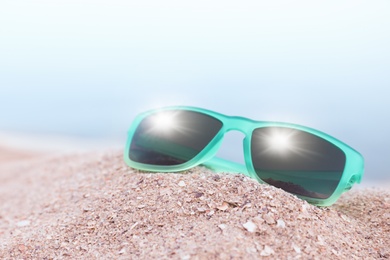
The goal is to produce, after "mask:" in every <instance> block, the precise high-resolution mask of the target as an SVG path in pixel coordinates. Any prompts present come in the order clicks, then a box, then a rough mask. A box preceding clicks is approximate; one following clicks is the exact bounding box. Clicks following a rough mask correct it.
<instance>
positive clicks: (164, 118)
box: [124, 107, 364, 206]
mask: <svg viewBox="0 0 390 260" xmlns="http://www.w3.org/2000/svg"><path fill="white" fill-rule="evenodd" d="M232 130H236V131H240V132H242V133H244V134H245V138H244V141H243V148H244V155H245V165H242V164H239V163H235V162H231V161H227V160H224V159H221V158H218V157H215V154H216V152H217V150H218V148H219V147H220V145H221V143H222V140H223V136H224V134H225V133H226V132H228V131H232ZM124 159H125V162H126V163H127V165H129V166H130V167H133V168H136V169H140V170H146V171H155V172H156V171H158V172H176V171H183V170H187V169H189V168H192V167H195V166H197V165H200V164H202V165H204V166H206V167H208V168H210V169H212V170H214V171H217V172H236V173H243V174H245V175H247V176H249V177H251V178H254V179H256V180H257V181H259V182H261V183H268V184H270V185H273V186H275V187H278V188H281V189H283V190H285V191H287V192H289V193H292V194H295V195H296V196H298V197H300V198H302V199H304V200H306V201H308V202H309V203H311V204H314V205H317V206H329V205H331V204H333V203H334V202H335V201H336V200H337V199H338V198H339V197H340V196H341V194H342V193H343V192H345V191H347V190H349V189H350V188H351V187H352V185H353V184H354V183H355V182H357V183H360V180H361V177H362V175H363V168H364V161H363V157H362V156H361V155H360V154H359V153H358V152H357V151H355V150H354V149H353V148H351V147H349V146H348V145H346V144H344V143H343V142H341V141H339V140H337V139H335V138H333V137H331V136H329V135H327V134H325V133H322V132H320V131H317V130H314V129H312V128H308V127H304V126H300V125H295V124H289V123H278V122H264V121H254V120H251V119H247V118H244V117H236V116H226V115H223V114H220V113H216V112H213V111H209V110H205V109H201V108H195V107H167V108H161V109H157V110H152V111H148V112H145V113H142V114H140V115H138V116H137V117H136V118H135V119H134V121H133V123H132V125H131V127H130V130H129V132H128V140H127V144H126V148H125V153H124Z"/></svg>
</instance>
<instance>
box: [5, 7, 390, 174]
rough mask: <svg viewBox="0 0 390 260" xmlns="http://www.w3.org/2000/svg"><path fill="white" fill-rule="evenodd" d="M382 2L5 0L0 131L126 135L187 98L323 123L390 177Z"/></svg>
mask: <svg viewBox="0 0 390 260" xmlns="http://www.w3.org/2000/svg"><path fill="white" fill-rule="evenodd" d="M389 13H390V2H389V1H388V0H378V1H368V0H367V1H360V0H356V1H355V0H354V1H352V0H350V1H336V0H331V1H321V2H320V1H245V0H244V1H229V0H227V1H226V0H225V1H222V0H218V1H212V0H208V1H205V0H200V1H179V0H177V1H174V0H167V1H158V0H153V1H148V0H146V1H119V0H112V1H99V0H97V1H92V0H91V1H87V0H77V1H76V0H67V1H65V0H57V1H49V0H39V1H29V0H18V1H13V0H2V1H1V2H0V131H17V132H28V133H50V134H65V135H78V136H83V137H90V138H113V139H119V140H123V139H124V138H125V134H126V131H127V128H128V126H129V125H130V123H131V120H132V119H133V117H134V116H135V115H136V114H137V113H139V112H142V111H143V110H146V109H151V108H156V107H159V106H164V105H193V106H200V107H204V108H208V109H212V110H216V111H219V112H221V113H225V114H231V115H241V116H246V117H250V118H253V119H257V120H271V121H286V122H291V123H297V124H303V125H306V126H310V127H313V128H316V129H318V130H322V131H324V132H326V133H329V134H331V135H333V136H335V137H336V138H338V139H340V140H342V141H344V142H346V143H348V144H349V145H351V146H352V147H354V148H355V149H357V150H358V151H360V152H361V153H362V154H363V155H364V157H365V158H366V173H365V178H367V179H379V178H380V179H387V180H389V179H390V171H389V169H387V162H388V161H389V159H390V149H389V148H388V147H389V146H390V138H389V129H390V116H389V111H390V102H389V101H390V94H389V89H390V47H389V46H390V33H389V28H390V15H389ZM225 149H227V150H229V151H227V152H226V153H230V154H234V155H227V156H233V157H234V156H238V155H237V154H240V153H241V147H237V148H235V147H230V148H229V146H226V148H225Z"/></svg>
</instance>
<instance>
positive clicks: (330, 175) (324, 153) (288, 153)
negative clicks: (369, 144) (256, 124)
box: [251, 127, 346, 199]
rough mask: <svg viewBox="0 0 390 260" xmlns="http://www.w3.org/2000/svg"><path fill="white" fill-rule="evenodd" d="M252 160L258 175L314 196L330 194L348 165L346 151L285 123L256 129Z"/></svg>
mask: <svg viewBox="0 0 390 260" xmlns="http://www.w3.org/2000/svg"><path fill="white" fill-rule="evenodd" d="M251 147H252V148H251V153H252V161H253V164H254V167H255V170H256V173H257V175H258V176H259V177H260V178H261V179H262V180H263V181H265V182H267V183H269V184H271V185H273V186H276V187H279V188H281V189H284V190H285V191H288V192H291V193H294V194H297V195H303V196H306V197H311V198H321V199H325V198H328V197H329V196H330V195H332V193H333V192H334V190H335V189H336V187H337V185H338V183H339V181H340V178H341V175H342V173H343V171H344V166H345V160H346V157H345V154H344V152H343V151H342V150H340V149H339V148H338V147H336V146H335V145H333V144H332V143H330V142H328V141H326V140H324V139H322V138H320V137H317V136H315V135H313V134H310V133H307V132H304V131H300V130H295V129H291V128H284V127H264V128H258V129H255V130H254V131H253V136H252V143H251Z"/></svg>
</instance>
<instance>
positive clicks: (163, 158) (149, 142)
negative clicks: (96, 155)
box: [129, 110, 222, 165]
mask: <svg viewBox="0 0 390 260" xmlns="http://www.w3.org/2000/svg"><path fill="white" fill-rule="evenodd" d="M221 128H222V122H221V121H219V120H218V119H216V118H213V117H211V116H208V115H204V114H202V113H198V112H194V111H183V110H168V111H162V112H159V113H155V114H152V115H150V116H148V117H146V118H144V119H143V120H142V121H141V123H140V124H139V126H138V128H137V129H136V131H135V133H134V136H133V139H132V142H131V145H130V152H129V155H130V159H131V160H133V161H135V162H139V163H145V164H153V165H178V164H182V163H185V162H187V161H189V160H191V159H192V158H194V157H195V156H196V155H197V154H199V152H201V151H202V150H203V149H204V148H205V147H206V146H207V144H209V143H210V141H211V140H212V139H213V138H214V137H215V136H216V135H217V133H218V132H219V130H220V129H221Z"/></svg>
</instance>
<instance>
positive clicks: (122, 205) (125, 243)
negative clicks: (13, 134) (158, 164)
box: [0, 150, 390, 259]
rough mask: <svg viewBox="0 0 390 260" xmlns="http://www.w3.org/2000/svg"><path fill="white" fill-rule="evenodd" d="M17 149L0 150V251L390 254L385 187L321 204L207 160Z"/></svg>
mask: <svg viewBox="0 0 390 260" xmlns="http://www.w3.org/2000/svg"><path fill="white" fill-rule="evenodd" d="M6 153H7V151H4V150H3V151H1V150H0V156H1V155H2V154H3V155H4V154H6ZM11 157H12V158H11ZM15 157H17V154H15V153H13V154H12V156H10V158H11V159H12V160H11V159H10V158H7V159H3V160H1V159H0V163H1V165H0V258H1V259H259V258H265V259H381V258H384V259H385V258H390V246H389V245H390V223H389V222H390V196H389V195H390V194H389V191H387V190H378V189H375V190H374V189H363V190H352V191H350V192H349V193H346V194H345V195H343V196H342V198H341V199H340V200H339V201H338V202H337V203H336V204H335V205H334V206H332V207H327V208H319V207H315V206H312V205H310V204H308V203H307V202H305V201H302V200H300V199H298V198H296V197H295V196H293V195H291V194H288V193H286V192H284V191H282V190H280V189H277V188H274V187H271V186H269V185H262V184H259V183H257V182H256V181H254V180H252V179H250V178H248V177H245V176H242V175H235V174H216V173H213V172H211V171H209V170H207V169H206V168H203V167H198V168H194V169H192V170H189V171H185V172H181V173H164V174H163V173H146V172H140V171H137V170H134V169H131V168H129V167H128V166H126V165H125V164H124V162H123V159H122V152H121V151H117V150H115V151H104V152H100V153H96V152H94V153H91V152H89V153H83V154H76V153H75V154H71V155H51V156H50V155H39V156H32V155H31V156H29V155H26V154H24V156H23V157H22V156H21V157H19V158H21V159H20V160H15ZM3 158H6V157H3ZM6 162H8V163H6Z"/></svg>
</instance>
